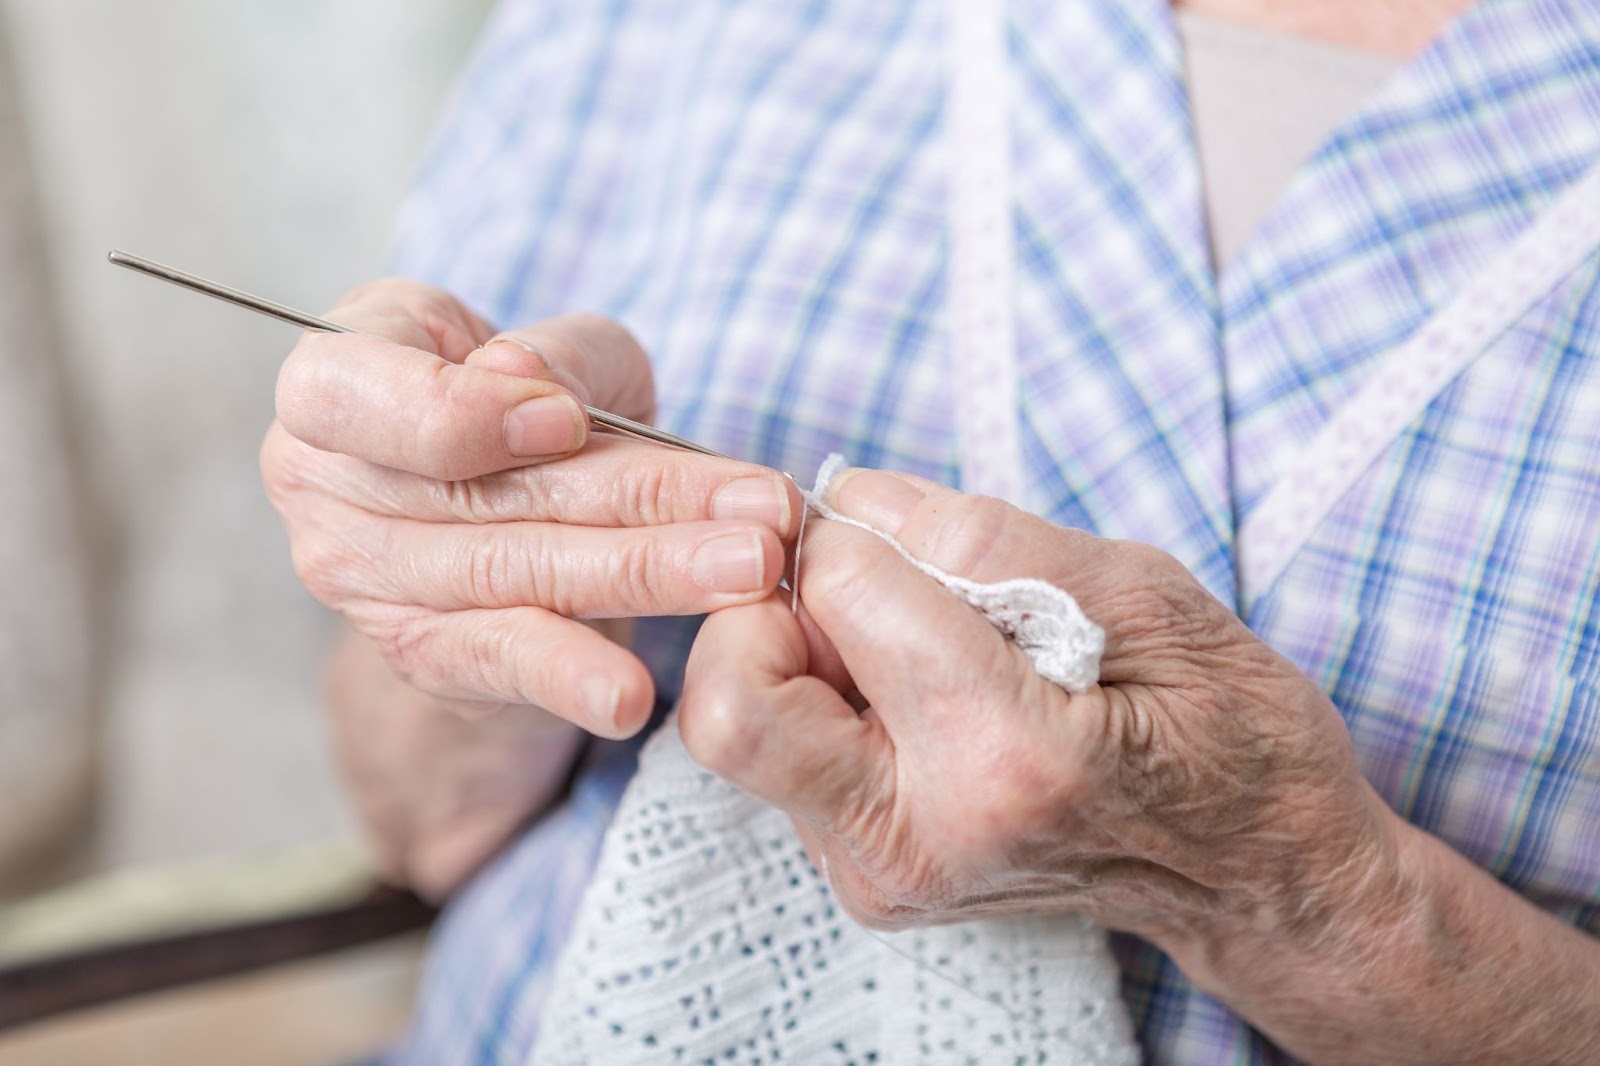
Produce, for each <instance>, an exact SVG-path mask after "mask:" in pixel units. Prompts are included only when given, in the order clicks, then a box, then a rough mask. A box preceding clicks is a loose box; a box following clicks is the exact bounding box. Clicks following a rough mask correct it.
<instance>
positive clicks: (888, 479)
mask: <svg viewBox="0 0 1600 1066" xmlns="http://www.w3.org/2000/svg"><path fill="white" fill-rule="evenodd" d="M927 498H928V494H927V493H925V492H923V491H922V490H921V489H919V488H917V487H916V486H915V485H913V484H911V482H909V481H906V480H904V479H902V478H897V477H895V476H894V475H893V474H886V473H884V472H882V471H880V470H861V469H854V470H845V471H843V472H841V473H840V474H839V476H838V477H836V478H834V479H833V484H831V485H829V486H828V502H829V503H830V504H832V505H833V508H834V510H836V511H838V512H839V513H840V514H842V515H844V516H845V517H847V518H854V519H856V520H857V521H860V522H865V523H866V524H867V525H869V526H871V527H872V528H873V529H876V530H879V531H881V532H884V533H888V534H889V535H890V536H893V535H894V534H896V533H898V532H900V527H901V526H903V525H905V523H906V519H907V518H909V517H911V512H912V511H914V510H916V507H917V504H919V503H921V502H922V501H923V500H925V499H927Z"/></svg>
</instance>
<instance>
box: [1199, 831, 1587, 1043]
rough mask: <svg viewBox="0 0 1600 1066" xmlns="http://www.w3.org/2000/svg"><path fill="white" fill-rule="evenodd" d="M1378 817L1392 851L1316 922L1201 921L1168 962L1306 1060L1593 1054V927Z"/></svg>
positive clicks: (1427, 837)
mask: <svg viewBox="0 0 1600 1066" xmlns="http://www.w3.org/2000/svg"><path fill="white" fill-rule="evenodd" d="M1392 828H1393V829H1394V832H1393V841H1392V844H1393V848H1392V852H1391V854H1392V857H1393V860H1394V861H1393V865H1392V866H1388V865H1387V864H1385V865H1384V866H1383V867H1382V868H1378V869H1374V870H1371V871H1368V876H1366V877H1364V878H1362V879H1361V881H1362V884H1361V887H1360V888H1359V889H1357V890H1356V891H1354V892H1352V893H1351V895H1350V897H1349V898H1348V899H1347V900H1345V901H1344V902H1343V904H1342V905H1341V906H1340V907H1339V908H1337V909H1336V910H1335V911H1333V912H1331V913H1330V914H1329V915H1328V917H1327V920H1326V921H1325V922H1322V923H1319V924H1318V925H1317V926H1316V927H1314V928H1313V927H1308V925H1307V924H1306V923H1305V915H1304V913H1303V912H1301V913H1298V914H1296V915H1293V916H1288V915H1286V916H1283V917H1282V918H1278V919H1267V920H1265V921H1258V922H1257V923H1252V925H1253V927H1252V928H1249V929H1239V928H1233V929H1229V930H1226V931H1223V930H1220V929H1219V930H1212V931H1211V935H1207V936H1201V937H1197V938H1195V939H1194V940H1192V941H1190V942H1189V943H1187V944H1185V945H1183V946H1182V947H1180V948H1179V951H1178V952H1177V954H1178V955H1179V958H1178V962H1179V964H1180V966H1182V967H1183V968H1184V969H1185V971H1186V972H1188V973H1189V975H1190V977H1191V978H1193V979H1195V980H1196V981H1197V983H1199V984H1201V985H1202V987H1205V988H1206V989H1207V990H1208V991H1210V992H1212V993H1213V994H1214V995H1216V996H1218V997H1219V998H1220V999H1222V1000H1223V1001H1224V1002H1226V1003H1227V1004H1229V1006H1231V1007H1233V1008H1234V1009H1235V1010H1237V1011H1239V1012H1240V1013H1241V1014H1242V1015H1243V1016H1244V1017H1246V1018H1247V1019H1249V1020H1250V1021H1251V1022H1252V1024H1254V1025H1256V1026H1257V1027H1258V1028H1260V1029H1262V1030H1263V1031H1265V1032H1266V1033H1268V1034H1269V1035H1271V1036H1272V1037H1273V1039H1274V1040H1276V1041H1277V1042H1279V1043H1280V1044H1281V1045H1283V1046H1284V1047H1286V1048H1288V1049H1289V1050H1291V1051H1293V1052H1294V1053H1295V1054H1297V1055H1299V1056H1301V1057H1303V1058H1305V1059H1307V1060H1308V1061H1311V1062H1315V1063H1345V1062H1348V1063H1363V1064H1366V1063H1372V1064H1378V1063H1453V1062H1472V1063H1516V1064H1519V1066H1521V1064H1526V1063H1574V1064H1577V1063H1592V1062H1600V941H1597V940H1596V939H1594V938H1593V937H1591V936H1589V935H1587V934H1585V933H1583V932H1581V931H1579V930H1577V929H1574V928H1572V927H1571V926H1568V925H1565V924H1564V923H1562V922H1560V921H1558V920H1557V919H1556V918H1554V917H1552V916H1551V915H1549V914H1547V913H1545V912H1544V911H1541V910H1540V909H1538V908H1537V907H1535V906H1534V905H1533V904H1531V903H1530V902H1528V901H1527V900H1525V899H1523V898H1522V897H1520V896H1518V895H1517V894H1515V893H1514V892H1512V891H1511V890H1509V889H1507V888H1506V887H1505V886H1504V885H1502V884H1500V883H1499V882H1498V881H1496V880H1494V879H1493V878H1492V877H1490V876H1489V875H1488V874H1487V873H1485V872H1484V871H1483V870H1481V869H1479V868H1478V867H1476V866H1474V865H1473V864H1472V863H1470V862H1469V861H1468V860H1466V859H1465V858H1463V857H1462V856H1461V855H1459V854H1457V853H1456V852H1454V851H1452V850H1451V849H1450V848H1449V847H1447V846H1446V845H1445V844H1443V843H1442V842H1441V841H1439V840H1438V839H1437V838H1434V837H1432V836H1430V835H1428V834H1427V833H1424V832H1422V831H1421V830H1418V829H1416V828H1414V827H1411V826H1407V825H1404V824H1403V823H1400V822H1399V820H1398V819H1396V820H1395V822H1394V825H1393V827H1392ZM1291 928H1293V929H1294V932H1286V931H1285V930H1286V929H1291Z"/></svg>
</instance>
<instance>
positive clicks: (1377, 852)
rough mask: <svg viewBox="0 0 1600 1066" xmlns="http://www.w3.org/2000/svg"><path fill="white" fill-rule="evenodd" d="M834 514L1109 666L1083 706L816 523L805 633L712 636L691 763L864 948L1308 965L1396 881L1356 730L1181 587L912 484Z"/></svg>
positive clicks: (981, 502) (748, 620) (857, 494)
mask: <svg viewBox="0 0 1600 1066" xmlns="http://www.w3.org/2000/svg"><path fill="white" fill-rule="evenodd" d="M832 503H833V504H834V506H835V507H836V508H837V509H838V510H839V511H840V512H841V513H843V514H845V515H848V516H850V517H853V518H858V519H861V520H863V521H866V522H868V523H869V524H871V525H872V526H874V527H875V528H878V529H881V530H883V531H884V532H887V533H890V534H892V535H894V536H895V537H897V538H898V539H899V540H900V541H901V543H903V544H904V545H905V546H906V548H907V549H908V550H909V551H910V552H911V553H912V554H913V555H915V556H916V557H918V558H920V559H923V560H925V561H927V562H929V563H932V564H933V565H935V566H937V567H940V568H942V569H944V570H945V571H947V572H950V573H954V574H958V575H961V576H964V577H967V578H971V579H973V580H976V581H983V582H992V581H999V580H1004V579H1008V578H1016V577H1024V576H1031V577H1040V578H1044V579H1045V580H1048V581H1051V582H1054V583H1056V584H1058V585H1059V586H1060V587H1062V588H1064V589H1065V590H1067V591H1068V592H1070V593H1071V594H1072V595H1073V596H1075V597H1076V598H1077V599H1078V601H1079V603H1080V604H1081V605H1082V607H1083V609H1084V611H1085V613H1086V614H1087V615H1088V616H1089V618H1090V619H1092V620H1094V621H1095V622H1097V623H1098V624H1100V625H1101V626H1103V627H1104V629H1105V631H1106V638H1107V640H1106V651H1105V656H1104V659H1103V661H1102V664H1101V677H1100V684H1099V685H1097V686H1096V687H1094V688H1091V689H1090V690H1088V691H1086V692H1082V693H1078V694H1069V693H1067V692H1065V691H1063V690H1062V689H1060V688H1059V687H1057V686H1056V685H1054V684H1052V683H1050V682H1048V681H1046V680H1044V679H1043V678H1041V677H1040V676H1039V675H1038V674H1037V673H1035V672H1034V670H1033V669H1032V667H1031V666H1030V665H1029V663H1028V661H1027V659H1026V657H1025V656H1024V655H1023V654H1022V653H1021V652H1020V651H1019V650H1017V648H1016V647H1015V646H1013V645H1011V644H1010V643H1008V642H1007V641H1006V640H1005V639H1004V638H1002V637H1001V636H1000V634H999V633H998V632H997V631H995V630H994V629H993V628H992V627H991V626H990V624H989V623H988V622H987V621H986V620H985V619H984V618H983V617H982V616H981V615H979V614H978V613H977V612H976V611H974V610H973V609H972V608H970V607H968V606H967V605H966V604H964V603H962V602H960V601H959V600H957V599H956V598H955V597H954V596H952V595H951V594H950V593H948V592H947V591H945V590H944V589H943V588H941V587H940V586H939V585H937V584H936V583H935V582H934V581H932V580H931V579H929V578H928V577H926V576H925V575H923V574H921V573H919V572H918V571H917V570H916V569H915V568H913V567H912V566H910V565H909V564H907V563H906V562H905V561H904V560H902V559H901V558H900V557H899V556H898V555H896V554H895V552H894V551H893V550H892V549H891V548H890V547H889V546H888V545H886V544H884V543H883V542H882V541H880V540H879V539H877V538H875V537H873V536H871V535H870V534H867V533H865V532H864V531H861V530H857V529H853V528H850V527H848V526H846V525H843V524H841V523H836V522H825V521H818V522H816V523H814V524H812V525H811V526H810V527H809V529H808V531H807V537H806V542H805V555H804V562H803V564H802V573H801V591H802V604H803V606H804V608H805V616H808V620H807V621H805V623H804V624H803V623H802V622H801V621H796V620H795V618H794V617H792V616H791V613H790V609H789V607H788V605H787V604H785V603H783V602H781V601H780V600H778V599H777V598H772V599H768V600H766V601H764V602H762V603H758V604H754V605H749V606H741V607H734V608H729V609H727V610H723V611H721V612H719V613H717V614H715V615H713V616H712V617H711V618H710V619H709V620H708V621H707V623H706V625H705V627H704V629H703V630H702V631H701V634H700V637H699V640H698V642H697V643H696V645H695V648H694V652H693V655H692V656H691V658H690V661H689V665H688V674H687V678H686V684H685V695H684V701H683V705H682V711H681V716H680V727H681V729H682V732H683V738H684V743H685V744H686V746H687V747H688V749H689V751H690V753H691V754H692V755H693V756H694V757H695V758H696V759H697V760H699V761H700V762H701V763H702V764H704V765H705V766H706V767H708V768H709V769H711V770H713V771H715V772H716V773H718V774H720V775H722V776H724V777H726V778H728V779H730V780H732V781H733V782H734V783H736V784H737V785H739V786H740V787H742V788H744V789H745V790H747V791H749V792H751V793H753V794H754V795H756V796H758V797H760V798H761V799H763V800H766V801H768V802H770V803H772V804H774V805H776V806H778V807H781V808H782V809H784V810H786V811H787V812H789V813H790V814H791V815H792V816H793V818H794V820H795V823H796V825H797V826H798V828H799V830H800V832H801V835H802V837H803V839H804V840H805V841H806V843H807V846H808V848H809V849H811V851H812V855H813V858H814V859H820V860H821V862H823V863H825V864H826V869H827V872H828V874H829V877H830V880H831V882H832V884H833V887H834V889H835V891H836V892H837V893H838V894H839V896H840V898H841V900H842V902H843V903H844V905H845V906H846V907H847V908H848V909H849V910H850V911H851V912H852V913H853V914H854V915H855V916H856V917H857V918H858V919H859V920H861V921H863V922H864V923H866V924H868V925H871V926H877V927H898V926H905V925H915V924H925V923H936V922H950V921H959V920H963V919H967V918H977V917H984V916H989V915H995V914H1004V913H1015V912H1051V911H1059V910H1067V909H1070V910H1074V911H1080V912H1083V913H1086V914H1088V915H1089V916H1090V917H1092V918H1094V919H1096V920H1098V921H1100V922H1101V923H1103V924H1106V925H1109V926H1112V927H1115V928H1120V929H1125V930H1130V931H1134V932H1137V933H1140V934H1142V935H1144V936H1146V937H1147V938H1150V939H1152V940H1154V941H1156V942H1157V943H1158V944H1161V945H1162V946H1163V947H1167V948H1168V950H1171V951H1174V952H1181V951H1183V950H1184V949H1185V948H1186V947H1187V948H1189V949H1190V951H1189V953H1190V954H1194V953H1196V952H1198V953H1199V954H1200V955H1202V956H1203V955H1204V954H1205V953H1206V952H1207V951H1208V950H1210V949H1211V948H1213V947H1215V944H1214V943H1210V942H1209V940H1207V942H1206V943H1204V944H1202V943H1201V941H1202V940H1206V938H1208V936H1209V935H1211V934H1216V935H1224V933H1223V931H1224V930H1227V929H1235V930H1237V929H1240V928H1258V929H1259V928H1262V927H1263V923H1266V924H1268V925H1272V926H1273V927H1274V928H1279V927H1282V928H1284V929H1285V930H1292V931H1293V932H1294V934H1295V935H1297V936H1299V935H1304V936H1313V937H1314V936H1316V935H1318V932H1319V929H1320V927H1321V925H1322V924H1324V923H1325V922H1326V921H1328V920H1329V916H1331V915H1333V914H1335V913H1341V914H1342V913H1344V912H1345V910H1346V908H1347V907H1348V906H1350V905H1351V904H1352V902H1353V901H1354V900H1355V899H1356V898H1357V897H1360V896H1361V895H1362V894H1363V893H1366V892H1368V891H1369V889H1371V888H1372V887H1373V886H1374V884H1375V883H1376V882H1378V881H1381V880H1382V879H1383V877H1384V871H1385V870H1386V869H1387V868H1388V867H1387V866H1386V864H1388V863H1389V862H1390V861H1391V859H1392V853H1393V851H1394V837H1395V833H1396V832H1397V829H1396V825H1397V823H1398V819H1397V818H1396V816H1395V815H1393V814H1392V812H1390V811H1389V809H1388V808H1387V807H1385V806H1384V804H1383V803H1382V801H1381V800H1380V799H1379V798H1378V797H1377V795H1376V794H1375V793H1374V792H1373V791H1372V789H1371V788H1370V787H1369V786H1368V785H1367V784H1366V782H1365V781H1364V780H1363V778H1362V776H1361V774H1360V772H1359V770H1358V769H1357V766H1356V762H1355V758H1354V755H1353V752H1352V748H1351V744H1350V740H1349V736H1348V734H1347V732H1346V730H1345V727H1344V724H1343V722H1342V721H1341V719H1340V717H1339V715H1338V713H1337V711H1336V710H1335V709H1334V707H1333V705H1332V704H1331V703H1330V702H1329V700H1328V699H1327V697H1326V696H1324V695H1323V694H1322V692H1321V691H1319V690H1318V689H1317V687H1316V686H1315V685H1314V684H1313V683H1312V682H1311V681H1310V680H1309V679H1307V678H1306V677H1305V676H1304V675H1303V674H1301V673H1300V672H1299V671H1298V670H1296V669H1295V668H1294V667H1293V666H1292V665H1291V664H1290V663H1288V662H1287V661H1286V660H1285V659H1283V658H1282V657H1281V656H1279V655H1278V654H1276V653H1275V652H1273V651H1272V650H1271V649H1270V648H1268V647H1267V646H1266V645H1265V644H1263V643H1262V642H1261V641H1260V640H1258V639H1256V637H1255V636H1254V635H1253V634H1252V633H1251V632H1250V630H1249V629H1248V628H1246V627H1245V625H1244V624H1243V623H1242V622H1241V621H1240V620H1239V619H1238V618H1237V617H1236V616H1235V615H1234V614H1233V613H1232V612H1231V611H1229V610H1228V609H1227V608H1226V607H1224V606H1223V605H1222V604H1221V603H1219V602H1218V601H1217V600H1216V599H1214V598H1213V597H1212V596H1211V595H1210V594H1209V593H1208V592H1207V591H1206V590H1205V589H1204V588H1202V587H1201V585H1200V584H1199V583H1198V582H1197V581H1196V580H1195V579H1194V578H1193V577H1192V576H1191V575H1190V574H1189V572H1188V571H1187V570H1186V569H1184V567H1183V566H1181V565H1180V564H1179V563H1178V562H1177V561H1176V560H1175V559H1173V558H1172V557H1170V556H1168V555H1166V554H1165V553H1163V552H1161V551H1158V550H1156V549H1154V548H1150V547H1147V546H1144V545H1139V544H1133V543H1127V542H1114V541H1108V540H1103V539H1100V538H1097V537H1094V536H1091V535H1089V534H1087V533H1084V532H1081V531H1078V530H1072V529H1062V528H1058V527H1056V526H1052V525H1050V524H1049V523H1047V522H1044V521H1042V520H1041V519H1038V518H1035V517H1033V516H1031V515H1028V514H1026V513H1024V512H1022V511H1020V510H1017V509H1015V508H1012V507H1009V506H1007V505H1005V504H1003V503H1000V502H999V501H995V500H990V499H983V498H978V497H971V496H965V495H962V494H960V493H958V492H955V491H953V490H950V489H947V488H943V487H940V486H937V485H934V484H932V483H930V482H925V481H922V480H920V479H915V478H910V477H908V476H905V475H896V474H887V473H878V472H872V471H852V472H849V473H847V474H846V475H845V476H844V477H843V478H841V479H839V480H838V481H836V482H835V487H834V489H833V498H832ZM835 649H836V650H835ZM857 693H859V700H857V701H856V705H857V706H859V705H860V704H861V702H863V701H864V703H865V705H866V710H865V711H864V712H862V713H857V711H856V710H855V709H854V707H853V706H852V702H851V699H852V698H854V697H855V696H856V694H857ZM847 694H848V695H847Z"/></svg>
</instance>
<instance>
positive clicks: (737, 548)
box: [690, 533, 766, 592]
mask: <svg viewBox="0 0 1600 1066" xmlns="http://www.w3.org/2000/svg"><path fill="white" fill-rule="evenodd" d="M690 572H691V574H692V575H693V576H694V579H695V581H696V582H697V583H699V584H700V585H702V586H703V587H705V588H708V589H710V590H711V591H713V592H760V591H761V590H762V589H763V588H765V587H766V581H765V577H766V558H765V553H764V552H763V551H762V550H761V540H760V538H758V537H757V536H756V535H755V534H754V533H723V534H720V535H718V536H715V537H712V538H711V539H709V540H706V541H703V542H702V543H701V545H700V547H698V548H696V549H695V550H694V563H693V565H692V566H691V568H690Z"/></svg>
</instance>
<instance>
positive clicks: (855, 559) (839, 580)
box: [800, 539, 887, 613]
mask: <svg viewBox="0 0 1600 1066" xmlns="http://www.w3.org/2000/svg"><path fill="white" fill-rule="evenodd" d="M886 550H887V549H886V548H885V547H884V545H882V544H881V543H879V542H878V541H876V540H868V539H852V540H849V541H843V542H840V543H838V544H837V545H835V546H833V547H832V549H831V550H830V551H827V552H814V553H812V554H810V555H808V556H807V557H806V562H805V566H804V567H802V568H801V571H800V582H801V597H802V598H803V599H807V600H811V599H815V600H817V601H820V602H822V603H827V604H829V605H831V606H832V607H833V608H834V609H836V610H838V611H840V612H844V613H850V612H854V611H856V610H858V609H860V608H863V607H865V606H866V605H867V604H868V603H870V602H872V601H873V600H875V599H876V598H877V597H878V596H880V595H881V584H880V582H879V581H878V579H877V571H878V570H879V569H880V568H881V567H882V566H883V561H884V552H885V551H886Z"/></svg>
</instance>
